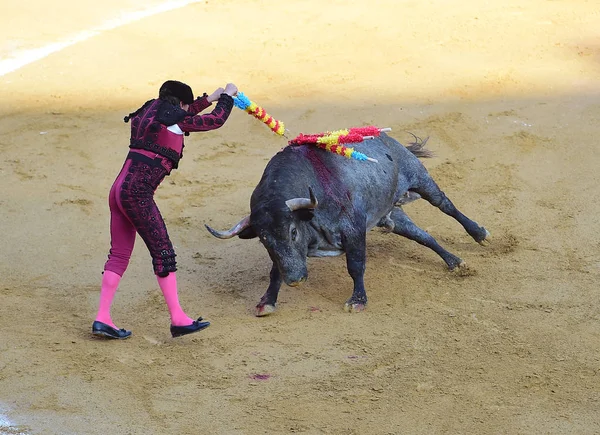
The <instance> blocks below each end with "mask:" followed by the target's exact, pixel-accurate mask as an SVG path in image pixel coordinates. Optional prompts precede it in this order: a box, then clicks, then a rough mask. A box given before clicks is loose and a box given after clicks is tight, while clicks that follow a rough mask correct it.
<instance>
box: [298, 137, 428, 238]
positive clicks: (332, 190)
mask: <svg viewBox="0 0 600 435" xmlns="http://www.w3.org/2000/svg"><path fill="white" fill-rule="evenodd" d="M352 147H353V148H354V149H355V150H356V151H359V152H361V153H363V154H365V155H367V156H368V157H371V158H374V159H376V160H377V161H378V163H374V162H370V161H358V160H354V159H347V158H345V157H343V156H340V155H337V154H334V153H331V152H328V151H326V150H323V149H320V148H318V147H315V146H312V145H306V146H303V147H294V148H296V149H294V150H293V153H292V154H295V155H296V156H294V157H292V156H290V158H292V159H297V158H298V156H302V159H305V160H306V161H307V162H308V163H309V166H310V167H311V168H312V170H313V176H312V177H309V178H312V181H313V182H316V184H317V185H318V186H313V188H315V187H316V188H317V191H318V192H317V197H318V199H319V209H321V210H323V209H324V208H329V209H331V211H332V212H335V211H339V209H340V206H343V205H351V207H346V208H347V209H348V210H352V211H358V212H359V213H364V215H365V216H366V218H367V227H368V228H372V227H373V226H375V225H376V224H377V222H378V221H379V219H380V218H381V217H383V216H385V215H386V214H387V213H388V212H389V211H390V210H391V209H392V207H393V206H394V204H395V203H396V202H397V201H398V199H399V197H400V195H401V194H403V193H404V191H406V188H407V186H408V180H407V179H406V177H405V175H404V172H403V168H404V167H405V166H406V165H410V164H414V161H415V160H416V162H417V164H419V162H418V159H417V158H416V157H415V156H414V155H413V154H412V153H411V152H410V151H409V150H408V149H407V148H406V147H404V146H403V145H402V144H400V143H398V142H397V141H396V140H394V139H393V138H391V137H389V136H387V135H385V133H383V134H382V136H381V137H380V138H375V139H370V140H366V141H363V142H360V143H356V144H352ZM300 166H301V167H305V166H304V165H300ZM403 189H404V191H402V190H403Z"/></svg>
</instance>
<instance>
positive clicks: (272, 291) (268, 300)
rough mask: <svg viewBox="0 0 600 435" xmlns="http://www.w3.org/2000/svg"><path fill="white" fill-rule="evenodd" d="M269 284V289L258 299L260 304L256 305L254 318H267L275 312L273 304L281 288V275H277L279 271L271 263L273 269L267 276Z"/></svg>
mask: <svg viewBox="0 0 600 435" xmlns="http://www.w3.org/2000/svg"><path fill="white" fill-rule="evenodd" d="M269 278H270V282H269V288H267V291H266V292H265V294H264V295H263V297H262V298H260V302H259V303H258V305H256V316H257V317H263V316H268V315H269V314H271V313H273V312H274V311H275V304H276V303H277V296H278V295H279V289H280V288H281V274H280V273H279V269H278V268H277V266H276V265H275V263H273V267H272V268H271V273H270V274H269Z"/></svg>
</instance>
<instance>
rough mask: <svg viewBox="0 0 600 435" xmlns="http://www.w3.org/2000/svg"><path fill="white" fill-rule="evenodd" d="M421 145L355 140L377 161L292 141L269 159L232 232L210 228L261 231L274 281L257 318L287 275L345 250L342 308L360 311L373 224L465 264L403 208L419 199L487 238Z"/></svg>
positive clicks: (293, 281)
mask: <svg viewBox="0 0 600 435" xmlns="http://www.w3.org/2000/svg"><path fill="white" fill-rule="evenodd" d="M423 145H424V143H423V142H421V143H419V142H418V141H417V143H414V144H412V145H410V146H408V147H405V146H403V145H401V144H400V143H398V142H397V141H396V140H395V139H393V138H391V137H389V136H388V135H386V134H385V133H382V134H381V136H380V137H377V138H375V139H368V140H365V141H363V142H361V143H358V144H353V146H354V148H355V149H356V150H357V151H360V152H362V153H364V154H366V155H368V156H369V157H372V158H375V159H377V160H378V163H373V162H361V161H357V160H349V159H346V158H344V157H341V156H339V155H335V154H332V153H330V152H327V151H324V150H321V149H319V148H317V147H315V146H312V145H305V146H287V147H285V148H284V149H283V150H282V151H280V152H279V153H277V154H276V155H275V156H274V157H273V158H272V159H271V160H270V161H269V163H268V164H267V167H266V168H265V171H264V173H263V176H262V178H261V180H260V182H259V183H258V186H256V189H254V192H253V193H252V197H251V200H250V210H251V212H250V215H249V216H246V217H245V218H243V219H242V220H241V221H240V222H239V223H237V224H236V225H235V226H234V227H233V228H231V229H230V230H229V231H216V230H214V229H212V228H210V227H209V226H208V225H207V226H206V227H207V229H208V230H209V231H210V233H211V234H213V235H214V236H216V237H219V238H222V239H226V238H230V237H233V236H236V235H237V236H239V237H240V238H242V239H251V238H254V237H259V239H260V241H261V242H262V244H263V245H264V247H265V248H266V249H267V251H268V252H269V256H270V257H271V260H272V261H273V266H272V268H271V273H270V283H269V287H268V288H267V291H266V293H265V294H264V296H263V297H262V298H261V300H260V302H259V303H258V305H257V306H256V308H257V311H256V315H257V316H264V315H267V314H270V313H272V312H273V311H275V303H276V302H277V295H278V293H279V289H280V287H281V283H282V281H283V282H285V283H286V284H287V285H290V286H295V285H298V284H299V283H301V282H303V281H305V280H306V279H307V277H308V272H307V267H306V257H324V256H334V255H340V254H342V253H344V252H345V253H346V264H347V268H348V273H349V274H350V276H351V277H352V280H353V281H354V291H353V292H352V296H351V297H350V299H348V301H347V302H346V304H345V309H346V310H347V311H362V310H363V309H364V308H365V306H366V303H367V294H366V291H365V285H364V273H365V266H366V260H367V259H366V234H367V231H369V230H370V229H372V228H373V227H375V226H378V227H383V228H385V229H387V230H389V231H390V232H393V233H395V234H398V235H401V236H404V237H407V238H409V239H411V240H414V241H415V242H417V243H420V244H421V245H424V246H427V247H428V248H430V249H432V250H434V251H435V252H436V253H437V254H438V255H439V256H440V257H442V259H443V260H444V261H445V262H446V264H447V265H448V268H449V269H451V270H452V269H455V268H456V267H462V266H464V262H463V261H462V260H461V259H460V258H459V257H457V256H456V255H454V254H452V253H450V252H448V251H446V250H445V249H444V248H442V247H441V246H440V245H439V244H438V243H437V242H436V240H435V239H434V238H433V237H432V236H431V235H429V234H428V233H427V232H425V231H423V230H422V229H421V228H419V227H417V226H416V225H415V224H414V223H413V222H412V221H411V220H410V218H409V217H408V216H407V215H406V214H405V213H404V211H403V210H402V207H401V206H402V204H405V203H407V202H410V201H413V200H415V199H418V198H419V197H421V198H423V199H425V200H427V201H429V202H430V203H431V204H432V205H434V206H436V207H438V208H439V209H440V210H441V211H443V212H444V213H446V214H447V215H449V216H452V217H453V218H454V219H456V220H457V221H458V222H459V223H460V224H461V225H462V226H463V227H464V229H465V230H466V231H467V233H469V235H471V237H473V239H475V241H477V242H479V243H481V244H485V241H486V237H488V236H489V233H488V231H487V230H486V229H485V228H484V227H481V226H479V225H478V224H477V223H476V222H474V221H472V220H471V219H469V218H467V217H466V216H465V215H464V214H462V213H461V212H460V211H458V210H457V208H456V207H455V206H454V204H452V202H451V201H450V200H449V199H448V198H447V197H446V195H445V194H444V192H442V191H441V190H440V188H439V187H438V185H437V184H436V183H435V181H433V179H432V178H431V176H430V175H429V173H428V172H427V170H426V169H425V167H424V166H423V164H422V163H421V162H420V161H419V159H418V157H428V156H429V152H428V151H427V150H425V149H424V148H423ZM307 194H308V195H309V197H308V198H307V197H306V195H307Z"/></svg>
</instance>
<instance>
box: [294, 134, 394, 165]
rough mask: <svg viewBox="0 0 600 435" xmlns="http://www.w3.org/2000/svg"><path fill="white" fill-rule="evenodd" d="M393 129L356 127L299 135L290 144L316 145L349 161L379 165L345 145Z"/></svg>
mask: <svg viewBox="0 0 600 435" xmlns="http://www.w3.org/2000/svg"><path fill="white" fill-rule="evenodd" d="M390 130H391V128H378V127H374V126H367V127H354V128H351V129H349V130H348V129H343V130H336V131H332V132H327V133H318V134H302V133H301V134H299V135H298V136H297V137H296V138H295V139H293V140H291V141H290V142H289V144H290V145H315V146H318V147H319V148H322V149H324V150H326V151H329V152H331V153H335V154H339V155H340V156H344V157H346V158H348V159H355V160H359V161H365V160H366V161H369V162H374V163H378V161H377V159H373V158H371V157H368V156H366V155H365V154H363V153H361V152H359V151H356V150H355V149H354V148H351V147H346V146H344V145H343V144H349V143H358V142H362V141H363V140H367V139H373V138H375V137H377V136H379V135H380V134H381V132H382V131H390Z"/></svg>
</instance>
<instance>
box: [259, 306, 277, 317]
mask: <svg viewBox="0 0 600 435" xmlns="http://www.w3.org/2000/svg"><path fill="white" fill-rule="evenodd" d="M274 312H275V305H268V304H265V305H257V306H256V317H265V316H268V315H269V314H272V313H274Z"/></svg>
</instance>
